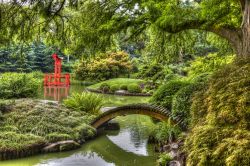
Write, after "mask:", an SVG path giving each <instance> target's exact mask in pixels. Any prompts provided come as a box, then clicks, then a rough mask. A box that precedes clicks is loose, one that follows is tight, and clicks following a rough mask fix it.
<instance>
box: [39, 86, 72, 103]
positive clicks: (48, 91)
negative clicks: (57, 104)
mask: <svg viewBox="0 0 250 166" xmlns="http://www.w3.org/2000/svg"><path fill="white" fill-rule="evenodd" d="M43 96H44V99H50V100H54V101H61V100H62V99H64V98H66V97H67V96H69V87H68V86H44V89H43Z"/></svg>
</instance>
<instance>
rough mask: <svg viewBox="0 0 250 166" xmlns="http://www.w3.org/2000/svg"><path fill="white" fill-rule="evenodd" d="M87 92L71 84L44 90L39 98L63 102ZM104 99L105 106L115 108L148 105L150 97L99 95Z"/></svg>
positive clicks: (77, 85) (83, 88)
mask: <svg viewBox="0 0 250 166" xmlns="http://www.w3.org/2000/svg"><path fill="white" fill-rule="evenodd" d="M84 90H85V86H83V85H81V84H80V83H74V84H71V85H70V86H69V87H65V86H50V87H44V88H42V91H41V92H40V93H39V96H38V98H40V99H44V100H54V101H62V100H64V99H65V98H67V97H68V96H70V95H71V94H72V93H82V92H83V91H84ZM99 95H100V96H102V97H103V98H104V102H105V104H104V106H106V107H113V106H121V105H126V104H132V103H146V102H148V100H149V97H141V96H117V95H108V94H99Z"/></svg>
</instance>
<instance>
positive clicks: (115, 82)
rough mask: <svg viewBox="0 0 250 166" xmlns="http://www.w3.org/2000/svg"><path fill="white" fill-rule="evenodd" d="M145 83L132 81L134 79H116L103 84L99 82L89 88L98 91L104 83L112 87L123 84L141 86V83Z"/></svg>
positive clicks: (136, 80)
mask: <svg viewBox="0 0 250 166" xmlns="http://www.w3.org/2000/svg"><path fill="white" fill-rule="evenodd" d="M143 82H144V81H143V80H141V79H132V78H114V79H110V80H106V81H103V82H99V83H97V84H94V85H91V86H89V87H88V88H91V89H98V88H99V87H100V85H101V84H103V83H107V84H109V85H110V86H112V85H122V84H126V85H129V84H139V83H143Z"/></svg>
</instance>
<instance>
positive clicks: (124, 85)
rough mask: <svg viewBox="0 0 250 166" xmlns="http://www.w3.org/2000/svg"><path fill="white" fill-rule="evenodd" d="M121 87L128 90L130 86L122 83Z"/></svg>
mask: <svg viewBox="0 0 250 166" xmlns="http://www.w3.org/2000/svg"><path fill="white" fill-rule="evenodd" d="M120 89H121V90H128V86H127V85H126V84H122V85H121V86H120Z"/></svg>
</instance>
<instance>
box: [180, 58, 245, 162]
mask: <svg viewBox="0 0 250 166" xmlns="http://www.w3.org/2000/svg"><path fill="white" fill-rule="evenodd" d="M249 66H250V58H248V59H243V60H238V61H236V62H234V63H232V64H230V65H227V66H225V67H224V68H223V69H221V70H219V71H217V72H216V73H215V74H213V75H212V77H211V79H210V80H209V82H208V85H207V87H206V88H203V89H202V90H201V91H199V92H196V93H195V95H194V97H193V102H192V105H191V116H192V121H191V125H192V126H191V127H192V128H191V132H190V134H189V135H188V137H187V139H186V142H185V149H186V152H187V154H188V156H187V165H213V166H221V165H227V166H231V165H232V166H233V165H242V166H247V165H249V164H250V150H249V147H250V121H249V119H250V105H249V101H250V77H249V75H250V67H249Z"/></svg>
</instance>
